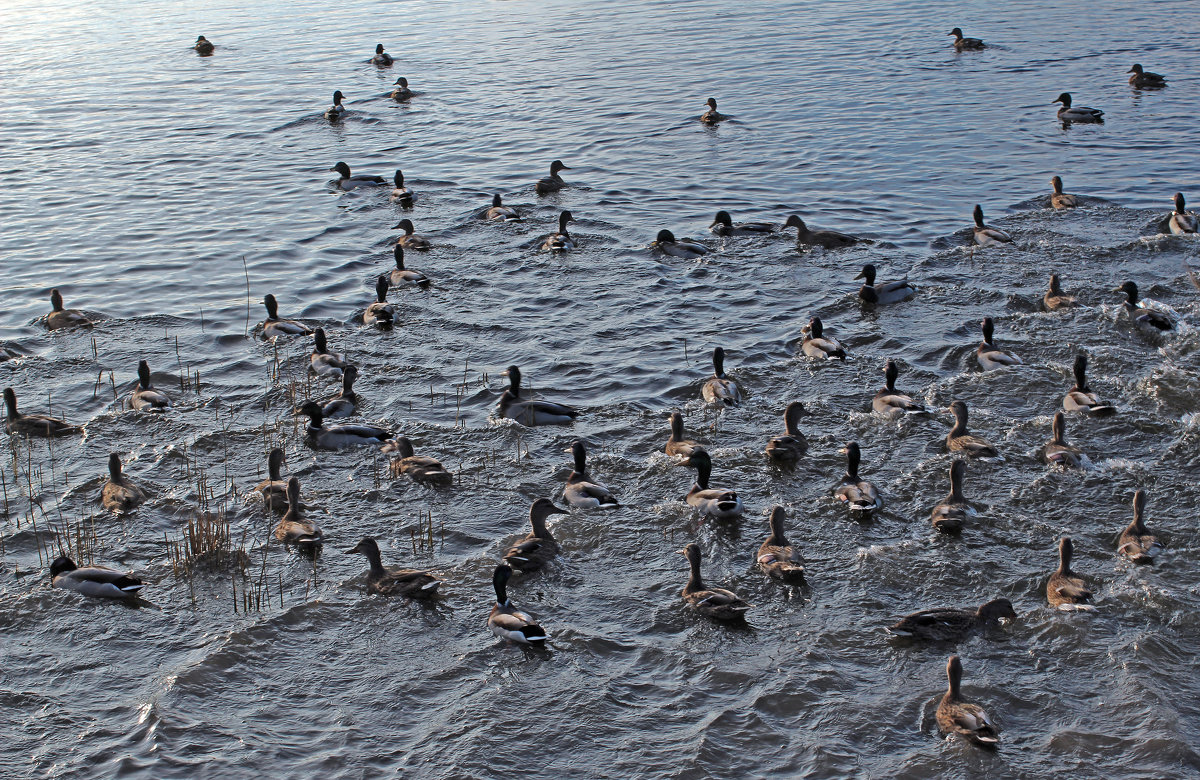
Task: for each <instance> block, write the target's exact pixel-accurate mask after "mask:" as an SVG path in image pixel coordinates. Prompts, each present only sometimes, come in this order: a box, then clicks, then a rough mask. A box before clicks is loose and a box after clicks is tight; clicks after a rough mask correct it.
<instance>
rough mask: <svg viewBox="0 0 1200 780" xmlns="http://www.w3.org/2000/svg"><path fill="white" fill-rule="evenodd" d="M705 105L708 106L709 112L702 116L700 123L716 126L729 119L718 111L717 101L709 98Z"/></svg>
mask: <svg viewBox="0 0 1200 780" xmlns="http://www.w3.org/2000/svg"><path fill="white" fill-rule="evenodd" d="M704 105H706V106H708V110H707V111H705V112H704V113H703V114H701V115H700V121H701V122H703V123H704V124H706V125H715V124H716V123H717V122H724V121H725V120H726V119H728V118H729V117H727V116H726V115H725V114H722V113H721V112H720V111H717V99H716V98H709V99H708V100H706V101H704Z"/></svg>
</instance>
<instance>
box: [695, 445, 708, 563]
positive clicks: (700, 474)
mask: <svg viewBox="0 0 1200 780" xmlns="http://www.w3.org/2000/svg"><path fill="white" fill-rule="evenodd" d="M711 476H712V466H710V465H709V464H707V463H700V464H698V465H697V466H696V484H697V485H698V486H699V487H700V489H701V490H708V478H709V477H711ZM698 565H699V564H697V566H698Z"/></svg>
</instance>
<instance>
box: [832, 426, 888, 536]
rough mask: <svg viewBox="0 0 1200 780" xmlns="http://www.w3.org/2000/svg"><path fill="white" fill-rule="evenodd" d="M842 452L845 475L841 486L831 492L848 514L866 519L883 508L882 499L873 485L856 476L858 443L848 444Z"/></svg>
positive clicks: (858, 456)
mask: <svg viewBox="0 0 1200 780" xmlns="http://www.w3.org/2000/svg"><path fill="white" fill-rule="evenodd" d="M842 452H843V453H844V454H845V456H846V473H845V474H843V475H842V482H841V485H840V486H839V487H838V488H837V490H835V491H833V495H834V497H836V498H837V500H838V501H841V502H843V503H844V504H845V505H846V508H847V509H849V510H850V514H852V515H860V516H862V517H867V516H869V515H870V514H871V513H872V512H874V511H875V510H876V509H879V508H880V507H882V506H883V499H882V498H880V497H879V491H878V490H876V489H875V486H874V485H872V484H871V483H870V482H868V481H867V480H865V479H862V478H861V477H859V476H858V463H859V459H860V458H861V457H862V452H861V451H860V450H859V447H858V442H854V441H852V442H849V443H848V444H846V446H845V447H843V448H842Z"/></svg>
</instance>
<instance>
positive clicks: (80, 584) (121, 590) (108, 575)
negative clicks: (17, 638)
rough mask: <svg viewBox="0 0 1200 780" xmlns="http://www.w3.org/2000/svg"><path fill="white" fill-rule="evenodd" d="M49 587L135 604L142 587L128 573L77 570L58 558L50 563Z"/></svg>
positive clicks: (91, 568) (64, 558)
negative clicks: (133, 602)
mask: <svg viewBox="0 0 1200 780" xmlns="http://www.w3.org/2000/svg"><path fill="white" fill-rule="evenodd" d="M50 585H51V587H55V588H65V589H67V590H73V591H75V592H77V593H82V594H83V595H85V596H95V597H97V598H106V599H124V600H126V601H135V600H137V598H138V594H139V593H140V592H141V590H142V588H144V587H146V585H145V583H143V582H142V581H141V580H140V579H138V578H137V577H135V576H133V575H132V574H125V573H124V572H119V571H117V570H116V569H110V568H108V567H107V566H87V567H85V568H82V569H81V568H79V567H78V566H76V565H75V561H73V560H71V559H70V558H68V557H67V556H65V555H60V556H58V557H57V558H55V559H54V561H53V562H52V563H51V564H50Z"/></svg>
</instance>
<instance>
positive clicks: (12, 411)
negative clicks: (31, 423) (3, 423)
mask: <svg viewBox="0 0 1200 780" xmlns="http://www.w3.org/2000/svg"><path fill="white" fill-rule="evenodd" d="M4 407H5V409H6V410H7V411H8V419H10V420H15V419H17V418H18V417H20V416H21V413H20V412H18V411H17V396H16V395H14V394H13V393H5V394H4Z"/></svg>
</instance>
